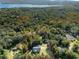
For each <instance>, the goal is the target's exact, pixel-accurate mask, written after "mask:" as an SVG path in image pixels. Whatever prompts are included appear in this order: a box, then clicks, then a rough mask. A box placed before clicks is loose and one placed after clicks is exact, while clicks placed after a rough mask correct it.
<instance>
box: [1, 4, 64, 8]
mask: <svg viewBox="0 0 79 59" xmlns="http://www.w3.org/2000/svg"><path fill="white" fill-rule="evenodd" d="M61 6H64V5H34V4H0V8H21V7H28V8H33V7H34V8H35V7H36V8H41V7H43V8H44V7H61Z"/></svg>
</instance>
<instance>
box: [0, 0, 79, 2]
mask: <svg viewBox="0 0 79 59" xmlns="http://www.w3.org/2000/svg"><path fill="white" fill-rule="evenodd" d="M51 1H52V2H53V1H79V0H0V3H18V2H19V3H28V2H32V3H33V2H36V3H37V2H51Z"/></svg>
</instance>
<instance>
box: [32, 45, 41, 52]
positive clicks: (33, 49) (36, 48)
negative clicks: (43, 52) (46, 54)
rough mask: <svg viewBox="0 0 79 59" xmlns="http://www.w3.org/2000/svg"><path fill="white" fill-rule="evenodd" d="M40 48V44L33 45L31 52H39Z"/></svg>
mask: <svg viewBox="0 0 79 59" xmlns="http://www.w3.org/2000/svg"><path fill="white" fill-rule="evenodd" d="M40 49H41V47H40V45H37V46H34V47H32V52H33V53H39V52H40Z"/></svg>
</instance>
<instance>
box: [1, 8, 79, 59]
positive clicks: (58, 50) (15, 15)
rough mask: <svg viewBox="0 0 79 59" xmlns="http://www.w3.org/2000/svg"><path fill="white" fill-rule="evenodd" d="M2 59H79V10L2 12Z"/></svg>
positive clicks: (35, 9) (6, 9) (30, 9)
mask: <svg viewBox="0 0 79 59" xmlns="http://www.w3.org/2000/svg"><path fill="white" fill-rule="evenodd" d="M38 45H39V46H40V47H41V49H42V50H40V51H39V52H34V51H32V50H33V48H34V47H35V46H38ZM0 59H79V9H78V8H76V7H61V8H60V7H49V8H10V9H8V8H4V9H0Z"/></svg>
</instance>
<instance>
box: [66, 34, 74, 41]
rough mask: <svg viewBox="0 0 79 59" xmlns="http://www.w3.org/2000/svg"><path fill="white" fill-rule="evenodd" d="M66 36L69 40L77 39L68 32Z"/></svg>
mask: <svg viewBox="0 0 79 59" xmlns="http://www.w3.org/2000/svg"><path fill="white" fill-rule="evenodd" d="M66 38H67V39H68V40H71V41H74V40H75V38H74V37H73V36H72V35H69V34H66Z"/></svg>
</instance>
